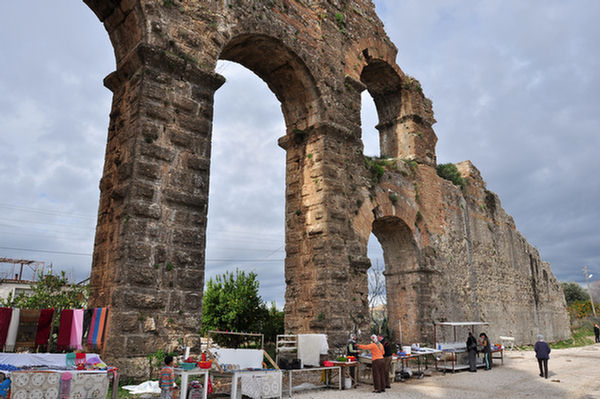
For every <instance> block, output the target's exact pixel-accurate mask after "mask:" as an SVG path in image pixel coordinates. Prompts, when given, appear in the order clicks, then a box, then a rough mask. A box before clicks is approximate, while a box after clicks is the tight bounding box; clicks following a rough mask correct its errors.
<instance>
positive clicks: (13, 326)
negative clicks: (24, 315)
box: [4, 308, 21, 352]
mask: <svg viewBox="0 0 600 399" xmlns="http://www.w3.org/2000/svg"><path fill="white" fill-rule="evenodd" d="M20 313H21V311H20V309H17V308H13V311H12V314H11V317H10V324H9V326H8V334H7V335H6V343H5V344H4V351H5V352H13V351H14V350H15V343H16V342H17V331H18V329H19V315H20Z"/></svg>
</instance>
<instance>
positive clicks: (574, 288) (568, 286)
mask: <svg viewBox="0 0 600 399" xmlns="http://www.w3.org/2000/svg"><path fill="white" fill-rule="evenodd" d="M561 285H562V289H563V293H564V294H565V300H566V301H567V306H571V305H572V304H573V303H575V302H577V301H584V302H585V301H589V299H590V296H589V294H588V292H587V291H586V290H585V289H584V288H583V287H582V286H581V285H579V284H577V283H574V282H563V283H561Z"/></svg>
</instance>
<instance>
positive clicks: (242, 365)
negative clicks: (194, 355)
mask: <svg viewBox="0 0 600 399" xmlns="http://www.w3.org/2000/svg"><path fill="white" fill-rule="evenodd" d="M218 334H221V335H237V336H245V337H256V338H260V342H261V349H249V348H220V347H217V346H216V345H214V344H212V340H211V339H210V337H211V336H214V335H218ZM263 343H264V338H263V335H262V334H251V333H237V332H223V331H209V332H208V347H207V349H206V352H207V353H208V355H209V356H210V359H211V361H212V362H213V363H212V370H213V371H212V375H214V376H218V377H226V378H231V395H230V396H231V398H233V399H237V396H238V391H239V392H241V394H242V395H245V396H248V397H250V398H281V396H282V377H283V375H282V372H281V370H279V367H278V366H277V365H276V364H275V362H274V361H273V359H271V357H270V356H269V354H268V353H267V352H266V351H265V350H264V349H263V348H262V345H263ZM263 359H266V360H267V362H269V363H270V365H271V366H272V367H273V368H267V364H266V363H265V362H263ZM182 385H183V382H182ZM205 386H206V383H205ZM182 397H183V396H182Z"/></svg>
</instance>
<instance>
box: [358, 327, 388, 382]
mask: <svg viewBox="0 0 600 399" xmlns="http://www.w3.org/2000/svg"><path fill="white" fill-rule="evenodd" d="M357 346H358V349H365V350H369V351H371V369H372V370H373V388H374V391H373V392H377V393H379V392H385V360H383V353H384V349H383V345H381V343H380V342H379V339H378V338H377V335H375V334H373V335H371V343H370V344H368V345H357Z"/></svg>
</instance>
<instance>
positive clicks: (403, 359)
mask: <svg viewBox="0 0 600 399" xmlns="http://www.w3.org/2000/svg"><path fill="white" fill-rule="evenodd" d="M440 353H442V351H441V350H437V349H432V348H421V349H418V350H415V351H414V352H411V353H410V354H408V355H404V356H398V360H399V361H400V367H401V368H400V371H404V370H405V368H408V363H409V362H410V361H411V360H413V361H414V360H416V361H417V368H418V371H417V373H416V376H417V378H423V375H424V373H423V369H422V367H421V364H422V362H421V361H422V360H424V361H425V370H427V368H428V363H427V356H430V355H431V356H435V355H436V354H440Z"/></svg>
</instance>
